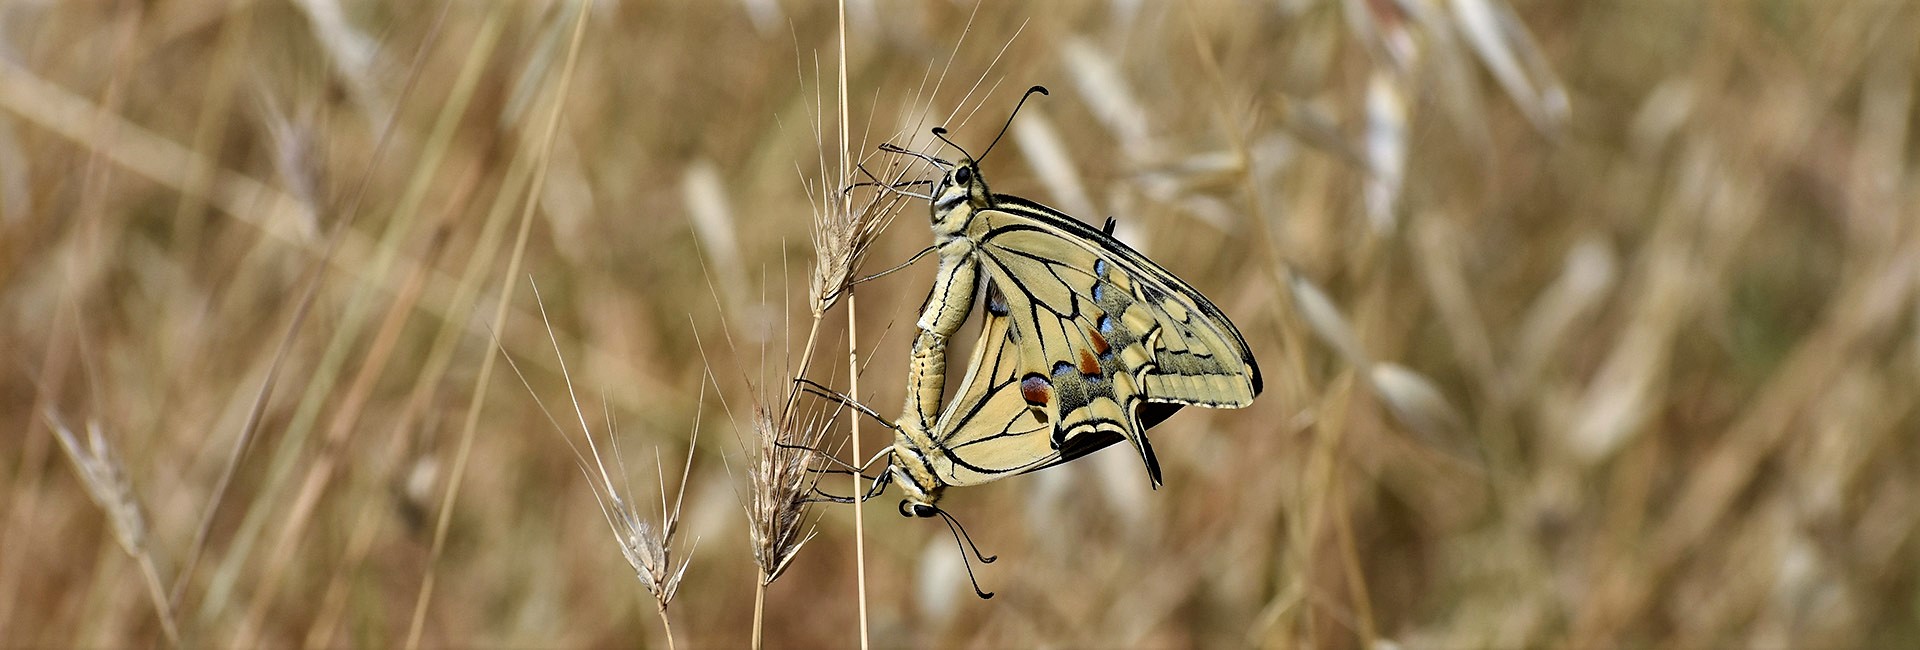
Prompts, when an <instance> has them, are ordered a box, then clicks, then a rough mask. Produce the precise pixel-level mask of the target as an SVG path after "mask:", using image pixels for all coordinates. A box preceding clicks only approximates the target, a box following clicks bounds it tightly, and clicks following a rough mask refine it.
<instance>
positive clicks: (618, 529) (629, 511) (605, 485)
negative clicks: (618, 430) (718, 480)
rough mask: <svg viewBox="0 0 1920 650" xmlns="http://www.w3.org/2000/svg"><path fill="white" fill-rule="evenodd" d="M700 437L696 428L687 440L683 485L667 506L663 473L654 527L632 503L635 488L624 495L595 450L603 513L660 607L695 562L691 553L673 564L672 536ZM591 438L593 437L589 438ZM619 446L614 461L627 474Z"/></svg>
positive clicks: (678, 586)
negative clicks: (656, 523) (695, 444)
mask: <svg viewBox="0 0 1920 650" xmlns="http://www.w3.org/2000/svg"><path fill="white" fill-rule="evenodd" d="M698 439H699V433H698V430H697V429H696V430H695V434H694V436H693V439H691V440H689V441H688V442H687V460H686V463H685V464H684V465H683V466H682V468H681V471H680V488H679V490H677V494H675V495H674V500H673V506H672V507H671V508H669V507H668V506H667V490H666V474H665V472H662V473H661V475H660V510H661V519H662V520H661V523H660V525H658V526H655V525H653V524H651V523H649V522H648V521H647V520H646V519H644V518H642V517H641V516H640V513H639V511H638V510H637V509H636V508H635V507H634V505H633V499H632V497H633V491H632V489H631V488H630V487H629V489H627V490H626V493H625V494H622V493H621V492H620V491H619V490H618V489H617V488H615V486H614V485H613V480H612V478H611V477H610V476H609V475H608V474H607V469H606V464H605V463H604V462H603V461H601V459H600V453H599V450H597V449H595V450H594V464H595V466H596V467H597V468H598V469H599V471H600V477H599V478H600V480H601V482H602V484H601V485H600V486H598V489H597V490H596V492H599V491H602V490H604V492H605V494H604V496H602V495H596V496H600V497H601V498H600V499H599V502H600V513H601V514H602V515H603V516H605V517H606V519H607V526H608V528H610V529H612V530H613V535H614V539H615V540H616V541H617V542H619V544H620V555H621V556H623V557H625V558H626V559H627V564H628V565H630V566H632V567H633V572H634V575H635V576H636V577H638V578H639V579H640V586H641V587H644V588H646V590H647V593H649V594H652V595H653V599H654V600H655V601H656V602H657V603H658V604H659V606H660V609H661V610H665V609H666V608H667V605H668V604H669V603H671V602H673V596H674V594H675V593H676V592H677V591H679V589H680V578H681V577H682V576H685V575H686V573H687V563H688V562H690V561H692V559H693V558H692V555H693V554H692V552H688V554H687V555H688V557H684V558H680V563H679V565H678V566H675V565H674V561H673V560H674V557H673V541H674V540H673V536H674V533H676V532H679V528H680V505H681V503H683V502H684V501H685V500H686V495H687V477H688V476H689V474H690V472H691V471H692V470H693V446H694V442H695V441H697V440H698ZM589 441H591V439H589ZM619 449H620V448H619V446H618V445H617V444H616V445H615V446H614V452H613V453H614V457H615V464H616V465H617V466H619V467H620V470H621V472H620V473H621V474H625V473H626V467H625V462H624V461H622V460H619V456H620V451H619Z"/></svg>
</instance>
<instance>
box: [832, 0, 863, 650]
mask: <svg viewBox="0 0 1920 650" xmlns="http://www.w3.org/2000/svg"><path fill="white" fill-rule="evenodd" d="M838 5H839V19H840V66H839V68H840V184H841V185H842V186H844V185H846V183H847V181H848V179H849V178H851V177H852V174H851V173H850V172H849V165H848V162H847V160H848V159H849V158H850V157H851V155H852V151H851V150H852V145H850V144H848V142H847V140H848V136H849V131H851V130H852V128H853V120H852V119H850V118H849V117H848V115H847V0H840V2H839V3H838ZM840 209H841V210H842V214H845V215H847V216H848V217H850V218H851V217H852V216H853V195H852V194H848V193H846V192H841V193H840ZM846 292H847V394H849V395H853V396H856V397H858V396H859V395H860V352H859V351H860V330H859V327H858V325H859V321H858V319H857V318H855V316H856V314H858V313H859V311H858V310H857V309H855V308H854V299H853V284H852V283H848V284H847V286H846ZM847 436H848V437H849V438H851V439H852V441H851V446H852V450H853V459H854V462H859V460H860V459H861V458H863V457H864V456H862V455H861V451H860V418H857V417H854V418H847ZM863 494H866V489H865V488H864V487H863V486H862V485H860V472H853V563H854V572H855V578H856V584H857V585H858V590H859V594H860V649H861V650H866V648H867V647H868V639H867V536H866V519H865V517H862V516H861V514H860V513H861V510H862V508H861V507H860V506H861V505H862V504H861V503H860V496H861V495H863Z"/></svg>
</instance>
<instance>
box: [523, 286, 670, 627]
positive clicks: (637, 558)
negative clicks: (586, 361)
mask: <svg viewBox="0 0 1920 650" xmlns="http://www.w3.org/2000/svg"><path fill="white" fill-rule="evenodd" d="M533 295H534V300H535V302H536V304H538V305H539V306H540V320H541V322H542V323H543V324H544V325H545V326H546V330H547V341H548V343H549V344H551V345H552V346H553V353H554V358H555V360H556V361H557V362H558V363H559V366H560V376H561V378H562V379H563V380H564V381H565V382H566V386H567V397H568V399H569V401H570V402H571V404H572V406H573V416H574V418H575V419H576V422H577V423H578V424H579V425H580V431H581V435H582V437H584V438H586V440H587V453H581V451H580V446H579V445H578V444H576V443H575V442H574V441H573V436H572V435H570V434H568V433H567V429H566V427H564V426H561V424H560V422H559V420H557V419H555V418H554V416H553V413H552V412H551V411H549V410H548V409H547V405H546V404H545V403H544V402H542V401H541V400H540V399H539V398H538V396H537V393H536V391H534V389H533V384H532V383H531V382H529V381H528V380H527V376H526V374H525V373H523V372H521V370H520V365H519V364H518V363H515V362H514V361H513V357H512V355H509V354H507V351H506V348H505V347H504V346H499V343H498V342H497V341H496V343H495V345H496V347H499V351H500V354H501V356H502V357H504V358H505V359H506V361H507V365H508V367H510V368H512V369H513V372H514V375H516V376H517V377H519V378H520V383H521V385H523V386H525V387H526V388H527V392H528V393H529V394H533V395H535V398H534V404H535V405H537V406H538V407H539V408H540V412H541V414H543V415H545V416H546V418H547V421H548V422H549V423H550V424H552V425H553V428H554V432H555V433H558V434H560V436H561V438H562V439H563V440H565V441H566V443H567V448H568V449H569V450H570V451H572V452H573V458H574V464H575V466H577V467H579V468H580V473H581V474H583V475H585V476H586V477H587V483H588V485H589V486H590V487H591V488H592V489H593V499H594V502H595V503H596V504H598V505H599V506H600V514H601V516H602V517H604V518H605V519H606V521H607V528H608V529H609V530H611V531H613V537H614V541H615V542H616V543H617V544H619V546H620V555H621V556H622V557H624V558H626V560H627V564H628V565H629V566H631V567H633V572H634V575H635V577H637V578H638V579H639V581H640V586H641V587H643V588H645V589H646V590H647V593H648V594H650V595H652V596H653V598H654V602H655V604H656V605H658V608H657V610H656V611H657V612H658V613H659V615H660V625H661V627H662V628H663V629H664V630H665V632H666V636H667V647H669V648H671V647H673V626H672V623H671V622H670V621H668V620H667V605H668V604H670V603H672V602H673V597H674V595H675V594H676V593H677V592H678V591H679V589H680V580H681V578H682V577H684V576H685V575H686V572H687V564H688V563H689V562H691V561H692V559H693V558H692V555H693V552H692V550H689V551H688V552H687V557H684V558H680V559H679V562H678V564H677V565H676V564H675V562H674V560H675V558H674V534H675V533H676V532H678V531H679V528H680V511H681V505H682V504H683V503H685V501H686V496H687V482H688V480H687V479H688V478H689V477H690V476H691V473H692V471H693V451H694V448H695V447H696V446H697V445H698V444H699V442H700V428H699V426H698V424H696V425H695V427H694V429H693V433H692V434H691V435H689V436H688V439H687V459H686V461H685V462H684V463H683V465H682V466H681V470H680V487H679V488H678V489H677V490H676V493H675V495H674V497H673V503H672V504H668V503H667V484H666V483H667V477H666V470H665V468H663V467H657V465H658V463H657V462H656V467H657V471H658V472H659V478H660V523H659V524H657V525H656V524H654V523H652V522H649V521H648V520H647V519H646V518H644V517H642V516H641V514H640V511H639V508H638V507H637V506H636V505H635V502H636V499H635V495H636V494H637V493H636V492H635V491H634V490H633V483H632V480H631V479H630V478H629V477H630V476H631V474H630V473H629V472H628V471H627V463H626V457H625V456H624V455H623V454H622V453H621V451H620V438H619V436H618V435H616V434H615V433H614V426H613V417H612V414H611V413H609V414H608V415H607V423H608V424H607V445H608V447H609V452H608V453H610V454H611V455H612V456H613V462H612V463H608V462H607V455H608V454H607V453H602V452H601V450H600V443H599V442H598V441H596V440H595V439H594V435H593V428H592V427H591V426H589V425H588V424H587V416H586V412H585V411H584V410H583V409H582V408H581V407H580V399H579V397H577V396H576V395H575V393H574V384H573V375H572V373H571V372H570V371H568V369H567V360H566V356H565V355H563V354H561V352H560V341H559V337H558V336H556V335H555V334H554V332H553V323H552V321H550V320H548V318H547V307H546V302H545V301H544V300H543V299H541V298H540V287H539V286H537V285H536V286H534V287H533ZM705 406H706V393H705V392H704V391H702V392H701V394H700V402H699V404H698V405H697V406H696V407H695V412H696V413H698V412H699V411H701V410H703V409H704V407H705ZM695 417H696V419H695V422H696V423H697V422H698V416H697V415H696V416H695ZM589 454H591V456H592V462H591V463H589V462H588V458H587V457H588V455H589ZM609 465H611V468H609ZM616 474H617V475H618V476H619V477H620V480H619V481H618V482H616V481H614V476H615V475H616ZM696 546H697V542H696Z"/></svg>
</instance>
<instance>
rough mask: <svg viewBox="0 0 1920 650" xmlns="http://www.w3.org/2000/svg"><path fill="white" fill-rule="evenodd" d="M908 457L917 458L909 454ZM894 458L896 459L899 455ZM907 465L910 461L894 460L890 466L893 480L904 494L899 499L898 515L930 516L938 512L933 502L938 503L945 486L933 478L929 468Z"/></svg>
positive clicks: (938, 509) (937, 507) (938, 508)
mask: <svg viewBox="0 0 1920 650" xmlns="http://www.w3.org/2000/svg"><path fill="white" fill-rule="evenodd" d="M908 457H909V458H914V459H916V460H917V459H918V457H917V456H914V455H911V454H910V455H908ZM895 458H896V460H898V458H899V456H896V457H895ZM909 465H911V462H909V463H899V462H896V463H894V465H893V467H892V468H891V469H892V471H893V482H894V483H896V484H899V486H900V491H901V492H904V493H905V496H906V498H904V499H901V500H900V516H902V517H932V516H934V515H937V514H939V513H940V507H939V506H937V505H934V504H936V503H939V501H940V493H941V492H944V491H946V486H945V485H942V484H941V483H940V482H939V481H937V480H934V478H933V471H932V470H931V468H927V467H924V466H919V467H916V466H909Z"/></svg>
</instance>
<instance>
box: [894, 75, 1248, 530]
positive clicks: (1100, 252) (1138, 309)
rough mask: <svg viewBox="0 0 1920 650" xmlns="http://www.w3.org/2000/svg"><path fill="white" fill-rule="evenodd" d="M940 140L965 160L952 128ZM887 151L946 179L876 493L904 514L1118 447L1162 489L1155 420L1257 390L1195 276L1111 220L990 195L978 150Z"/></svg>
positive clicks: (1243, 351)
mask: <svg viewBox="0 0 1920 650" xmlns="http://www.w3.org/2000/svg"><path fill="white" fill-rule="evenodd" d="M1034 93H1040V94H1046V89H1045V88H1043V87H1040V86H1034V87H1033V88H1032V89H1029V90H1028V91H1027V94H1026V95H1024V96H1022V97H1021V100H1020V101H1021V104H1022V105H1024V104H1025V102H1026V99H1027V97H1031V96H1032V95H1033V94H1034ZM1014 112H1015V114H1017V113H1018V112H1019V106H1018V105H1016V106H1015V108H1014ZM1011 123H1012V117H1009V118H1008V124H1011ZM1005 132H1006V129H1005V128H1002V129H1001V135H1005ZM933 133H934V135H935V136H937V137H939V138H940V139H941V140H942V141H943V142H946V143H947V144H948V145H950V146H953V147H954V148H955V149H960V151H961V153H962V154H963V155H965V154H966V150H965V149H963V148H961V147H959V145H956V144H954V143H953V142H952V141H951V140H948V139H947V138H946V130H945V129H942V128H935V129H934V130H933ZM999 139H1000V138H999V136H996V137H995V138H994V141H993V143H990V144H988V145H987V149H986V150H985V151H983V152H982V154H981V157H982V158H984V157H985V155H986V154H987V153H990V152H991V151H992V150H993V146H994V144H998V143H999ZM888 150H889V151H894V152H896V153H906V154H911V155H915V156H918V157H920V158H921V159H923V160H925V161H927V162H928V163H930V164H932V165H934V166H935V167H937V168H939V169H941V170H942V172H943V174H942V177H941V178H940V179H939V180H938V181H934V182H932V183H930V184H931V185H932V188H933V189H932V191H931V192H929V193H927V194H926V195H925V196H924V198H926V199H927V200H928V201H929V202H930V203H931V205H932V209H931V218H932V223H931V225H932V230H933V235H934V247H933V250H935V251H937V252H938V254H939V258H940V267H939V270H938V271H937V272H936V275H935V280H934V284H933V287H932V290H931V291H930V292H929V294H928V296H927V300H926V303H925V306H924V307H923V308H922V310H921V315H920V318H919V320H918V322H917V323H916V325H917V327H918V330H919V332H918V334H917V335H916V337H915V339H914V344H913V351H912V356H911V358H910V361H909V368H908V381H907V393H908V394H907V399H906V407H905V409H904V412H903V413H902V415H901V416H900V417H899V418H898V419H897V420H896V421H895V422H894V427H893V428H894V431H895V436H894V442H893V445H892V446H891V447H890V448H888V449H887V450H883V452H882V453H884V454H888V470H887V472H886V473H885V474H884V475H883V476H882V477H881V478H880V480H878V481H876V482H875V484H874V486H873V490H871V491H870V492H869V493H868V495H867V496H868V497H871V496H874V495H877V494H878V493H879V492H880V490H882V489H884V487H885V486H886V484H887V483H894V484H897V485H899V486H900V487H901V489H902V491H903V492H904V493H905V495H904V496H905V499H904V500H902V501H901V503H900V513H901V514H902V515H905V516H918V517H932V516H935V515H936V514H940V512H941V511H940V509H939V507H938V506H937V503H938V502H939V499H940V496H941V494H942V492H944V491H945V489H946V488H949V487H961V486H969V485H977V484H981V483H986V482H988V481H993V480H996V479H1000V478H1005V477H1008V476H1013V475H1016V474H1023V473H1026V472H1032V471H1036V470H1040V469H1044V468H1047V467H1052V466H1054V465H1058V464H1060V463H1064V462H1068V461H1071V460H1074V459H1076V458H1079V457H1082V456H1085V455H1087V454H1089V453H1092V452H1094V451H1098V450H1100V449H1102V448H1105V447H1107V446H1108V445H1112V444H1115V443H1118V442H1122V441H1125V442H1128V443H1130V444H1131V445H1132V446H1133V448H1134V450H1135V452H1136V453H1138V454H1139V456H1140V459H1141V461H1142V462H1143V463H1144V464H1145V466H1146V470H1147V476H1148V478H1149V480H1151V481H1152V483H1153V485H1154V486H1155V487H1158V486H1159V485H1160V483H1161V474H1160V463H1159V461H1158V460H1157V459H1156V458H1155V457H1154V453H1153V447H1152V446H1151V445H1150V444H1149V443H1148V441H1147V437H1146V430H1147V429H1149V428H1152V427H1153V426H1154V425H1157V424H1159V423H1161V422H1163V421H1165V420H1166V419H1167V417H1168V416H1171V415H1172V414H1173V413H1174V412H1175V411H1178V410H1179V409H1180V408H1182V407H1184V406H1190V405H1191V406H1205V407H1211V408H1240V407H1244V406H1247V405H1249V404H1251V403H1252V402H1253V398H1254V397H1255V396H1257V395H1259V394H1260V389H1261V381H1260V370H1259V367H1258V365H1257V364H1256V363H1255V361H1254V358H1253V354H1252V352H1251V351H1250V350H1249V349H1248V347H1247V343H1246V340H1245V339H1244V338H1243V337H1241V335H1240V331H1239V330H1238V329H1237V328H1235V327H1234V325H1233V323H1232V322H1231V321H1229V320H1228V319H1227V317H1226V315H1225V314H1223V313H1221V311H1220V309H1219V308H1218V307H1216V306H1214V304H1213V302H1212V301H1209V300H1207V298H1206V297H1205V296H1203V295H1201V294H1200V292H1199V291H1197V290H1195V289H1194V288H1193V286H1192V285H1189V284H1187V283H1186V282H1185V281H1183V280H1181V279H1180V278H1178V277H1175V276H1174V275H1173V274H1172V273H1171V272H1169V271H1167V270H1166V269H1165V268H1163V267H1161V266H1160V265H1159V264H1155V263H1154V262H1153V261H1152V260H1149V259H1147V258H1146V256H1144V255H1142V254H1141V253H1140V252H1139V251H1136V250H1134V249H1133V248H1132V247H1129V246H1127V245H1126V244H1125V243H1122V242H1121V241H1119V240H1118V239H1115V238H1114V237H1113V223H1114V222H1113V221H1112V220H1111V219H1109V220H1108V222H1107V224H1106V227H1104V228H1102V229H1098V230H1096V229H1094V228H1092V227H1091V226H1088V225H1086V224H1085V223H1083V222H1081V221H1080V220H1078V219H1075V218H1073V217H1071V216H1068V215H1066V214H1062V213H1061V212H1059V211H1057V210H1054V209H1052V208H1049V207H1046V206H1044V205H1041V204H1039V203H1036V202H1034V201H1030V200H1027V199H1024V198H1020V197H1017V196H1011V195H1006V194H994V193H992V192H991V191H989V190H988V188H987V185H986V182H985V181H984V180H983V179H982V178H981V176H980V166H979V160H980V159H979V158H974V157H972V156H970V155H969V156H966V157H964V158H961V159H960V160H959V161H958V162H949V161H945V160H942V159H939V158H935V157H933V156H928V155H924V154H917V153H915V152H911V151H908V150H905V149H900V148H898V147H892V148H889V149H888ZM923 182H924V181H923ZM983 281H984V283H985V285H986V290H985V292H984V294H985V296H986V315H985V317H984V318H983V325H982V329H981V337H980V340H979V342H978V344H977V345H976V346H975V347H974V353H973V358H972V360H971V361H970V362H969V365H968V366H967V368H966V371H965V375H964V376H963V378H962V379H961V384H960V389H959V390H958V392H957V393H956V394H955V396H954V398H953V400H952V401H950V402H947V403H945V404H942V397H943V396H944V392H945V382H946V375H947V372H946V370H947V368H946V348H947V339H948V338H949V337H950V336H952V335H953V334H954V333H955V332H956V331H957V330H958V329H959V327H960V326H961V325H962V324H963V323H964V322H965V321H966V319H967V317H968V315H969V314H970V313H971V312H972V311H973V307H974V303H975V300H976V298H975V295H976V287H978V286H979V285H980V284H982V282H983ZM863 498H865V497H863Z"/></svg>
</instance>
